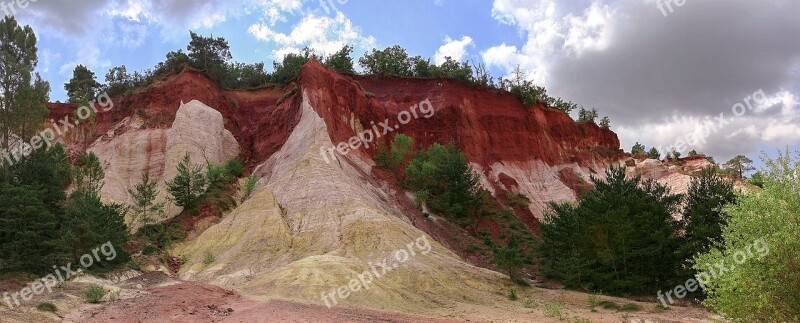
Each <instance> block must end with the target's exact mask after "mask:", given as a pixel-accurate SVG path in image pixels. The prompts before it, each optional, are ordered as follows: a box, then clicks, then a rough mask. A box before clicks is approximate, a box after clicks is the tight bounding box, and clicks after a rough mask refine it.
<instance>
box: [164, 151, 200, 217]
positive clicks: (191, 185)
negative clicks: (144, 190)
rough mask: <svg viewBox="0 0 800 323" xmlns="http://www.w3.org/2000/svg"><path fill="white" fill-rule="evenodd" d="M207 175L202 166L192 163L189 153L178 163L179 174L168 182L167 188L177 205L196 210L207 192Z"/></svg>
mask: <svg viewBox="0 0 800 323" xmlns="http://www.w3.org/2000/svg"><path fill="white" fill-rule="evenodd" d="M206 184H207V181H206V176H205V175H204V174H203V171H202V169H201V168H200V166H197V165H193V164H192V158H191V157H190V156H189V153H186V155H185V156H184V157H183V160H182V161H181V162H180V163H179V164H178V175H177V176H175V178H174V179H173V180H172V181H171V182H168V183H167V190H168V191H169V192H170V194H172V199H173V201H175V204H176V205H177V206H180V207H183V208H185V209H188V210H191V211H194V212H196V211H197V208H198V207H199V206H200V202H201V197H202V196H203V194H204V193H205V192H206Z"/></svg>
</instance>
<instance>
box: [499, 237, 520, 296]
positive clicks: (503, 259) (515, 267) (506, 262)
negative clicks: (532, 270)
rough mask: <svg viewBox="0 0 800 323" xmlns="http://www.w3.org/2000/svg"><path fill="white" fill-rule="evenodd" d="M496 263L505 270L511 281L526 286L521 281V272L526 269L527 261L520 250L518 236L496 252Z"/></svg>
mask: <svg viewBox="0 0 800 323" xmlns="http://www.w3.org/2000/svg"><path fill="white" fill-rule="evenodd" d="M494 263H495V264H496V265H497V267H498V268H500V269H503V270H505V271H506V272H507V273H508V276H509V277H510V278H511V280H513V281H515V282H517V283H521V284H522V285H525V282H524V281H522V280H521V279H520V270H521V269H522V268H524V267H525V265H526V261H525V258H524V257H523V256H522V251H521V250H520V249H519V246H518V243H517V238H516V236H513V237H512V238H510V239H509V241H508V244H507V245H506V246H505V247H499V248H496V249H495V250H494Z"/></svg>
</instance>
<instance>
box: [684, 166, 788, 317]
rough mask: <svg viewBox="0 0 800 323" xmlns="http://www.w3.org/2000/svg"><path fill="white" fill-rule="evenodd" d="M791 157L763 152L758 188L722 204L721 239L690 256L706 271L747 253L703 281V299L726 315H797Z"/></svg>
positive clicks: (696, 266)
mask: <svg viewBox="0 0 800 323" xmlns="http://www.w3.org/2000/svg"><path fill="white" fill-rule="evenodd" d="M796 157H797V158H796V159H793V158H792V156H791V154H790V153H789V151H788V150H787V151H786V152H785V153H783V152H782V153H781V154H780V155H779V156H778V158H777V159H775V160H770V159H767V158H764V163H765V164H766V167H767V169H766V170H765V171H764V172H763V173H764V176H765V182H764V190H763V191H761V192H755V193H752V194H749V195H745V196H742V197H741V198H740V199H739V204H738V205H729V206H727V207H726V208H724V211H725V212H727V213H728V214H729V215H730V218H729V220H728V224H727V226H726V227H725V228H724V229H723V231H722V241H723V242H722V243H720V244H719V245H716V246H714V247H713V248H711V250H709V251H708V252H706V253H703V254H700V255H698V256H697V257H695V262H696V265H695V266H694V268H695V269H696V270H698V271H706V272H711V271H710V270H711V269H717V266H715V264H718V263H720V262H722V261H725V262H726V263H727V264H731V263H733V262H734V260H733V259H736V258H733V257H735V256H736V255H737V254H739V255H741V254H742V253H747V255H746V259H745V261H743V262H742V263H740V262H739V261H738V260H736V262H735V265H729V266H728V267H729V270H728V271H727V272H726V273H725V275H724V276H723V277H720V278H717V279H711V280H710V281H709V282H708V283H707V284H706V288H707V291H706V292H707V295H708V298H707V299H706V300H705V302H704V304H705V305H706V306H708V307H710V308H712V309H713V310H714V311H716V312H718V313H720V314H721V315H723V316H725V317H726V318H727V319H729V320H731V321H741V322H798V321H800V271H798V270H797V268H800V256H798V253H797V250H800V239H798V238H797V237H800V216H798V210H800V153H798V155H797V156H796ZM753 246H756V248H753ZM753 249H756V250H753Z"/></svg>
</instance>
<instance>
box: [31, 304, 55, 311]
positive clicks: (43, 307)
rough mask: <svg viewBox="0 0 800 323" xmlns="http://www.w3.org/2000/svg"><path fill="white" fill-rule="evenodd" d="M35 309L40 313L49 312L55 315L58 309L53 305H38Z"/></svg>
mask: <svg viewBox="0 0 800 323" xmlns="http://www.w3.org/2000/svg"><path fill="white" fill-rule="evenodd" d="M36 309H37V310H39V311H42V312H50V313H55V312H56V311H58V308H57V307H56V306H55V305H53V303H39V305H36Z"/></svg>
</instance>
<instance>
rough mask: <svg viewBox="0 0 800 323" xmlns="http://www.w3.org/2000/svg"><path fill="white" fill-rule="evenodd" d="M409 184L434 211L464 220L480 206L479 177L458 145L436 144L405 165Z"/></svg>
mask: <svg viewBox="0 0 800 323" xmlns="http://www.w3.org/2000/svg"><path fill="white" fill-rule="evenodd" d="M405 173H406V177H407V178H408V181H407V183H406V185H408V187H410V188H411V189H412V190H414V191H415V192H417V196H420V197H422V198H423V201H424V202H426V203H427V205H428V207H429V208H430V209H431V211H433V212H436V213H438V214H442V215H445V216H447V217H449V218H451V219H463V218H466V217H467V216H469V215H470V214H471V212H474V211H475V210H476V209H477V207H478V206H480V200H479V199H478V197H477V192H478V182H479V180H480V177H479V176H478V175H477V174H475V173H474V172H473V171H472V167H471V166H469V163H468V162H467V159H466V157H465V156H464V154H463V153H461V152H460V151H459V150H458V149H457V148H456V147H455V145H452V144H451V145H448V146H443V145H440V144H438V143H437V144H433V145H432V146H431V147H430V148H428V150H426V151H422V152H419V153H418V154H417V155H416V156H415V157H414V159H413V160H412V161H411V163H410V164H409V165H408V167H406V171H405Z"/></svg>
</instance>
